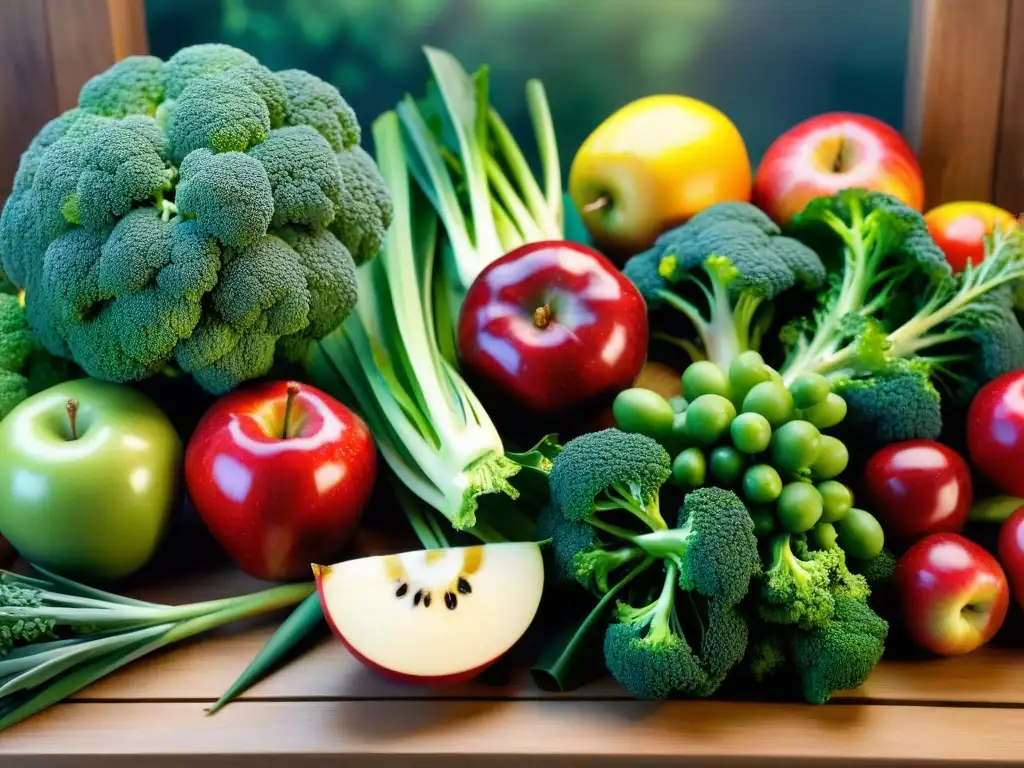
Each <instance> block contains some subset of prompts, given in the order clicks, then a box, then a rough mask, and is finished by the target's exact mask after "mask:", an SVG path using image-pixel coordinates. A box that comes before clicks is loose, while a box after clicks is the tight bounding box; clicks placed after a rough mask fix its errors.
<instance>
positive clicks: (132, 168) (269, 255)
mask: <svg viewBox="0 0 1024 768" xmlns="http://www.w3.org/2000/svg"><path fill="white" fill-rule="evenodd" d="M286 125H287V126H288V127H284V126H286ZM359 135H360V131H359V124H358V121H357V119H356V116H355V113H354V112H353V111H352V110H351V108H350V107H349V106H348V105H347V104H346V103H345V102H344V100H343V99H342V98H341V96H340V95H339V94H338V93H337V91H336V90H335V89H334V88H333V87H332V86H330V85H328V84H327V83H325V82H323V81H322V80H319V79H318V78H315V77H313V76H312V75H308V74H306V73H302V72H299V71H297V70H289V71H287V72H285V73H283V74H276V73H273V72H271V71H270V70H268V69H266V67H263V66H261V65H260V64H259V62H257V61H256V59H254V58H253V57H252V56H250V55H249V54H248V53H245V52H244V51H240V50H237V49H235V48H231V47H230V46H226V45H219V44H215V45H198V46H192V47H190V48H185V49H182V50H181V51H179V52H178V53H177V54H176V55H175V56H173V57H172V58H171V59H170V60H168V61H167V62H164V63H161V62H160V60H159V59H156V58H154V57H133V58H129V59H126V60H124V61H122V62H119V63H118V64H117V65H115V66H114V67H111V68H110V69H109V70H107V71H106V72H104V73H101V74H100V75H98V76H97V77H96V78H94V79H93V80H91V81H90V82H89V84H87V86H86V87H85V88H84V89H83V91H82V93H81V95H80V107H76V108H75V109H73V110H70V111H68V112H66V113H65V114H63V115H61V116H60V117H58V118H56V119H55V120H52V121H51V122H50V123H48V124H47V125H46V126H44V127H43V129H42V130H41V131H40V132H39V134H38V135H37V136H36V137H35V139H33V141H32V142H31V144H30V145H29V147H28V149H27V150H26V151H25V152H24V154H23V155H22V158H21V162H20V164H19V167H18V171H17V173H16V175H15V180H14V186H13V192H12V194H11V197H10V199H9V200H8V201H7V202H6V204H5V205H4V207H3V209H2V213H0V266H2V267H3V269H4V270H5V272H6V274H7V275H9V277H10V282H12V283H13V284H14V285H15V286H17V287H18V288H20V289H23V290H24V296H25V310H24V312H25V317H26V319H27V322H28V324H29V327H30V328H31V330H32V333H33V334H34V336H35V337H36V339H37V341H38V343H39V344H41V345H42V346H43V347H45V349H46V350H48V351H49V352H51V353H52V354H53V355H59V356H61V357H64V358H66V359H68V360H69V361H70V362H74V363H77V364H79V365H80V366H81V367H82V368H83V369H84V370H85V371H86V373H87V374H89V375H91V376H94V377H96V378H101V379H106V380H111V381H134V380H138V379H140V378H145V377H148V376H152V375H156V374H157V373H160V372H165V371H168V372H175V371H174V369H175V367H178V368H181V369H184V371H185V372H186V373H192V375H193V376H194V378H196V380H197V381H199V382H200V383H201V384H202V385H203V386H206V387H207V388H209V389H210V390H211V391H212V392H216V393H221V392H223V391H225V390H226V389H228V388H231V387H233V386H236V385H237V384H239V383H241V382H243V381H246V380H248V379H252V378H255V377H258V376H262V375H265V374H267V373H268V372H269V371H270V370H271V368H272V367H273V364H274V362H275V361H276V360H281V361H286V362H294V363H301V362H303V361H304V360H305V359H306V358H307V356H308V353H309V350H310V348H311V344H312V343H313V342H314V341H317V340H319V339H321V338H323V337H324V336H326V335H327V334H328V333H330V332H331V331H332V330H334V329H335V328H337V327H338V326H339V325H340V324H341V322H342V321H343V320H344V319H345V317H347V316H348V315H349V314H350V313H351V312H352V311H353V309H354V307H355V305H356V300H357V295H356V293H357V285H358V283H357V279H356V261H364V260H366V259H368V258H370V257H372V256H373V255H374V254H375V253H376V251H377V250H378V249H379V247H380V244H381V243H382V242H383V239H384V233H385V230H386V229H387V227H388V226H389V225H390V223H391V219H392V216H393V210H392V207H391V202H390V196H389V193H388V190H387V189H386V187H385V185H384V182H383V180H382V177H381V176H380V173H379V172H378V171H377V170H376V166H375V165H374V163H373V160H372V159H371V158H370V157H369V155H367V154H366V153H365V152H363V151H362V150H361V149H359V148H358V139H359ZM5 282H6V281H5ZM46 359H47V358H45V357H41V358H40V360H41V361H44V360H46ZM27 365H28V366H29V368H33V366H32V365H31V364H27ZM45 368H46V365H43V364H41V365H40V366H39V370H40V371H43V370H44V369H45ZM57 368H59V366H57ZM69 369H70V366H69ZM22 373H23V374H24V375H27V376H28V377H29V381H30V388H31V386H32V381H33V378H32V375H31V373H25V372H24V371H23V372H22ZM42 377H43V378H48V377H49V374H43V375H42ZM5 386H7V388H8V389H11V388H12V387H13V386H14V385H13V384H11V382H10V381H8V383H7V384H6V385H5ZM19 386H20V385H19Z"/></svg>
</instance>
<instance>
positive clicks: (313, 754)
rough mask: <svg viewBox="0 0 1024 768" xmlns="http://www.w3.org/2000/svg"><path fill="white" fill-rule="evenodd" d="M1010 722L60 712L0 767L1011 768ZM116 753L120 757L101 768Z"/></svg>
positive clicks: (501, 711)
mask: <svg viewBox="0 0 1024 768" xmlns="http://www.w3.org/2000/svg"><path fill="white" fill-rule="evenodd" d="M1021 724H1022V712H1021V711H1020V710H1012V709H972V708H957V707H945V708H932V707H888V706H857V705H850V706H828V707H813V708H809V707H797V706H787V705H772V704H726V703H721V702H677V703H671V704H662V705H660V706H659V705H654V704H649V703H644V702H628V703H627V702H572V703H569V702H551V701H547V702H538V701H531V702H461V701H452V702H434V703H431V704H429V705H425V704H424V703H422V702H400V701H393V702H350V703H336V702H295V703H266V704H241V705H238V706H236V707H232V708H229V709H226V710H224V711H223V712H222V713H220V714H218V715H217V716H216V717H204V716H203V714H202V712H200V711H199V710H197V709H196V708H195V707H194V706H190V705H187V704H151V705H143V706H139V705H134V704H63V705H59V706H57V707H55V708H53V709H51V710H49V711H48V712H46V713H44V714H42V715H40V716H39V717H37V718H35V719H32V720H29V721H26V722H24V723H22V724H21V725H18V726H15V727H14V728H12V729H11V730H9V731H8V732H6V733H5V734H4V738H3V739H0V758H2V759H0V762H2V764H3V765H4V768H28V766H41V765H54V763H48V762H44V761H43V757H44V756H49V755H64V756H68V757H71V756H77V757H79V758H80V759H79V760H78V761H76V762H74V763H73V764H74V765H75V766H78V767H79V768H93V767H94V766H100V765H102V766H111V765H118V766H120V765H142V764H144V765H146V766H147V768H149V767H151V766H153V767H155V766H164V765H171V764H174V765H196V764H201V765H203V766H209V765H210V764H211V763H210V762H207V761H206V758H210V757H214V756H219V757H222V758H228V757H231V758H232V759H234V760H235V761H236V762H234V763H228V762H227V760H226V759H225V761H224V762H221V763H213V764H219V765H228V764H231V765H245V766H246V768H252V767H253V766H256V765H269V762H263V763H260V762H258V761H256V757H257V756H260V755H262V756H265V757H266V756H274V757H275V758H276V759H277V760H279V761H280V760H282V759H287V762H286V764H287V765H288V766H289V768H291V767H292V766H313V765H325V766H326V765H329V764H331V763H330V762H329V759H330V758H333V759H334V760H337V758H338V757H341V758H349V759H353V758H363V759H365V758H371V757H375V758H378V759H379V758H384V757H392V758H398V757H401V763H400V764H401V765H405V766H417V765H438V764H440V763H439V762H438V761H437V758H438V757H440V756H443V755H444V756H458V757H478V758H479V757H483V756H486V757H487V758H488V761H487V764H488V765H492V764H497V762H496V761H497V759H499V758H501V757H505V758H517V759H518V760H520V761H522V760H524V759H529V761H530V763H531V764H533V765H556V764H565V762H564V761H563V760H560V758H566V757H574V758H576V759H581V758H582V759H584V760H586V764H587V765H592V764H601V765H631V766H635V765H648V764H650V765H653V764H666V761H668V760H671V761H672V763H671V764H672V765H684V764H685V765H706V764H708V761H709V760H710V759H711V758H714V759H715V764H716V765H723V764H724V765H750V766H754V765H757V766H764V765H781V764H786V765H793V764H813V763H814V762H816V761H819V760H823V759H828V760H829V765H830V766H838V765H847V766H854V765H872V766H877V765H880V764H893V765H898V764H907V762H908V761H915V763H918V761H920V762H925V763H929V764H942V765H947V766H948V765H958V764H959V765H963V764H967V763H969V762H974V763H978V764H981V763H984V764H985V765H989V766H995V765H1012V764H1017V765H1019V764H1020V760H1021V758H1022V756H1024V729H1022V728H1021ZM114 755H120V756H123V757H124V758H125V759H124V761H123V762H116V761H115V762H113V763H112V762H111V756H114ZM19 756H20V757H21V758H22V759H19ZM29 756H35V757H36V758H37V759H36V760H34V761H33V760H29V759H26V758H28V757H29ZM87 756H92V757H94V759H92V760H89V759H85V758H86V757H87ZM186 758H188V759H189V760H190V761H189V762H186ZM200 758H204V759H203V760H202V762H201V763H200V762H199V759H200ZM431 758H433V762H431V761H430V760H431ZM598 758H601V759H602V761H601V762H600V763H597V762H591V761H597V760H598ZM172 759H174V760H177V761H179V762H176V763H173V762H171V760H172ZM131 760H134V761H136V762H135V763H131V762H130V761H131ZM143 760H144V761H145V762H144V763H143V762H142V761H143ZM191 760H195V761H196V762H191ZM335 764H336V763H335ZM359 764H360V765H363V764H365V763H363V762H362V760H360V763H359ZM393 764H396V765H397V764H399V763H398V762H397V761H395V762H394V763H393ZM448 764H449V765H450V763H448ZM506 764H508V763H506ZM520 764H522V763H521V762H520Z"/></svg>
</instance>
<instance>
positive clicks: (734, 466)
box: [708, 445, 747, 488]
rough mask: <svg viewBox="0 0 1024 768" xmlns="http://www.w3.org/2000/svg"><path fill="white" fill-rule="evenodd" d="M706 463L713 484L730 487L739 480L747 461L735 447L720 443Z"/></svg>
mask: <svg viewBox="0 0 1024 768" xmlns="http://www.w3.org/2000/svg"><path fill="white" fill-rule="evenodd" d="M708 464H709V465H710V467H711V474H712V476H713V477H714V478H715V484H716V485H718V486H719V487H721V488H732V487H733V486H735V485H736V483H738V482H739V480H740V476H741V475H742V474H743V469H744V467H745V466H746V464H747V462H746V459H745V458H744V457H743V454H741V453H740V452H739V451H737V450H736V449H735V448H733V447H731V446H728V445H720V446H718V447H717V448H715V449H714V450H713V451H712V452H711V456H710V457H709V459H708Z"/></svg>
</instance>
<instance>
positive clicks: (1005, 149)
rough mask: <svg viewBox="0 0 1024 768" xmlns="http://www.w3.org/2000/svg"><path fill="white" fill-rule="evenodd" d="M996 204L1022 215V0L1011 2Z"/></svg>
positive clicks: (1023, 176) (997, 166) (1023, 118)
mask: <svg viewBox="0 0 1024 768" xmlns="http://www.w3.org/2000/svg"><path fill="white" fill-rule="evenodd" d="M1011 3H1012V4H1011V8H1010V19H1009V23H1008V30H1007V46H1008V48H1007V50H1006V68H1005V76H1004V82H1003V106H1002V120H1001V129H1000V132H999V152H998V155H997V156H996V183H995V201H996V205H1000V206H1002V207H1004V208H1006V209H1007V210H1009V211H1012V212H1014V213H1020V214H1024V0H1011Z"/></svg>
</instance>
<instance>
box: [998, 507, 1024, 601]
mask: <svg viewBox="0 0 1024 768" xmlns="http://www.w3.org/2000/svg"><path fill="white" fill-rule="evenodd" d="M997 551H998V553H999V562H1000V563H1002V566H1003V568H1004V569H1005V571H1006V575H1007V577H1008V578H1009V580H1010V586H1011V587H1012V588H1013V596H1014V597H1016V598H1017V602H1018V603H1020V607H1021V608H1024V507H1020V508H1019V509H1018V510H1017V511H1016V512H1014V513H1013V514H1012V515H1010V516H1009V517H1008V518H1007V519H1006V522H1005V523H1003V525H1002V527H1001V528H1000V529H999V543H998V549H997Z"/></svg>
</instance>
